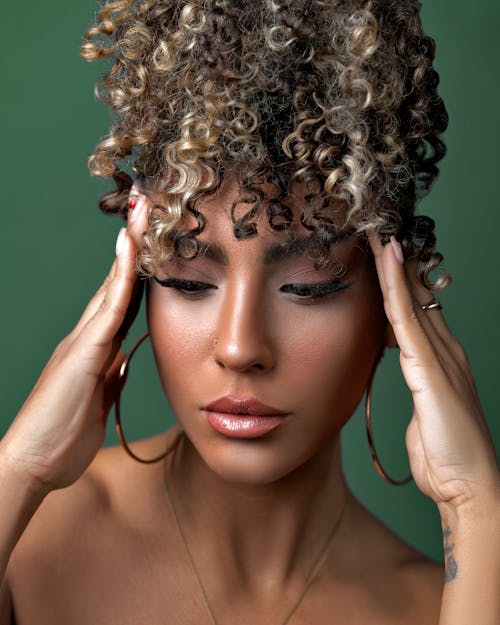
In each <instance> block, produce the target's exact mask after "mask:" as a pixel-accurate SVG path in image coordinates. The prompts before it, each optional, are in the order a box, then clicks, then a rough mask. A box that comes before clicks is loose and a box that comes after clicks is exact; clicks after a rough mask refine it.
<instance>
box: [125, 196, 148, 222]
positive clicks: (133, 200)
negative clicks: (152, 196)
mask: <svg viewBox="0 0 500 625" xmlns="http://www.w3.org/2000/svg"><path fill="white" fill-rule="evenodd" d="M145 201H146V196H145V195H142V194H141V195H135V196H130V198H129V200H128V209H129V212H128V222H129V223H130V224H131V223H133V222H134V221H135V220H136V219H137V217H139V214H140V213H141V212H142V209H143V208H144V204H145ZM131 204H133V205H131Z"/></svg>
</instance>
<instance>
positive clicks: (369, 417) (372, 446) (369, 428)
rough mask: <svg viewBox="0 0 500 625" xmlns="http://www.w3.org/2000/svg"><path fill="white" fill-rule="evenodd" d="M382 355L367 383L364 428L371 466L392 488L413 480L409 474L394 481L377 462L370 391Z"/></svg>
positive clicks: (378, 461)
mask: <svg viewBox="0 0 500 625" xmlns="http://www.w3.org/2000/svg"><path fill="white" fill-rule="evenodd" d="M382 355H383V354H381V355H380V356H379V358H378V359H377V360H376V362H375V365H374V366H373V371H372V374H371V376H370V379H369V381H368V386H367V387H366V397H365V426H366V436H367V438H368V447H369V448H370V454H371V456H372V460H373V464H374V465H375V468H376V469H377V471H378V472H379V474H380V475H381V476H382V477H383V478H384V480H385V481H386V482H387V483H388V484H392V485H393V486H404V485H405V484H408V482H411V480H412V479H413V475H412V474H411V473H410V475H408V477H406V478H404V479H403V480H395V479H394V478H392V477H391V476H390V475H389V474H388V473H387V472H386V471H385V470H384V468H383V467H382V464H381V462H380V460H379V457H378V455H377V452H376V450H375V443H374V441H373V431H372V415H371V400H372V389H373V381H374V379H375V372H376V371H377V367H378V364H379V362H380V361H381V360H382Z"/></svg>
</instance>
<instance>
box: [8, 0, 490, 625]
mask: <svg viewBox="0 0 500 625" xmlns="http://www.w3.org/2000/svg"><path fill="white" fill-rule="evenodd" d="M107 37H109V38H110V43H109V44H107V43H103V39H104V40H106V38H107ZM83 53H84V56H85V57H86V58H98V57H101V56H109V54H114V55H115V59H116V60H115V64H114V65H113V67H112V68H111V70H110V72H109V73H108V75H107V77H106V79H105V84H104V86H105V93H103V98H104V99H105V100H106V101H107V102H108V103H109V104H110V105H111V106H112V107H113V108H114V110H115V111H116V112H117V113H118V115H119V117H118V120H117V122H116V124H115V126H114V127H113V128H112V130H111V133H110V136H109V138H108V139H106V140H105V141H103V142H102V143H101V144H100V145H99V146H98V148H97V149H96V151H95V154H94V156H93V158H92V159H91V166H92V168H93V170H94V172H95V173H97V174H99V175H111V174H112V175H114V176H115V180H116V181H117V183H118V187H117V190H116V192H114V193H112V194H109V195H108V196H107V197H106V198H105V199H104V200H103V203H102V206H103V208H104V209H105V210H108V211H111V212H120V213H121V214H123V215H125V214H126V215H127V219H128V226H127V230H122V231H121V232H120V235H119V237H118V241H117V246H116V250H117V259H116V261H115V263H114V264H113V267H112V269H111V271H110V274H109V276H108V278H107V279H106V281H105V283H104V285H103V286H102V287H101V289H100V290H99V291H98V292H97V294H96V296H95V297H94V298H93V299H92V300H91V302H90V303H89V305H88V307H87V309H86V311H85V312H84V314H83V316H82V318H81V320H80V322H79V323H78V324H77V326H76V328H75V329H74V330H73V331H72V332H71V333H70V334H69V335H68V337H66V339H64V340H63V342H62V343H61V344H60V345H59V346H58V348H57V349H56V351H55V352H54V355H53V356H52V358H51V360H50V362H49V363H48V365H47V367H46V369H45V370H44V372H43V374H42V376H41V378H40V380H39V382H38V384H37V385H36V386H35V388H34V390H33V392H32V393H31V395H30V397H29V398H28V400H27V402H26V403H25V405H24V406H23V408H22V409H21V411H20V413H19V414H18V416H17V417H16V419H15V421H14V422H13V424H12V426H11V427H10V429H9V431H8V432H7V434H6V435H5V437H4V438H3V440H2V442H1V446H0V458H1V460H2V461H1V464H0V475H1V479H0V489H1V494H2V495H3V497H2V501H4V502H8V506H5V510H3V511H2V516H1V520H0V544H1V551H0V553H1V554H2V574H3V573H4V572H5V577H4V583H3V586H2V598H1V602H2V603H1V612H0V614H1V618H2V621H1V622H2V623H3V622H5V623H8V622H10V619H11V618H13V616H15V620H16V622H18V623H30V622H37V623H45V622H47V623H49V622H50V623H58V622H61V623H62V622H64V623H68V622H71V623H80V622H81V623H83V622H89V621H91V622H94V623H95V622H97V623H100V622H102V623H109V622H120V623H128V622H130V623H137V622H144V623H155V622H169V623H200V622H207V623H208V622H212V623H226V622H230V621H231V620H234V618H235V616H237V617H238V618H239V619H240V620H242V621H243V622H255V621H256V620H257V621H259V622H265V623H279V624H281V623H287V622H292V623H293V622H295V623H311V622H325V623H341V622H342V623H343V622H350V623H366V622H370V623H384V624H387V623H408V624H412V623H439V624H440V625H445V624H448V623H450V624H451V623H453V624H454V625H456V624H458V625H460V623H471V622H474V623H480V624H481V625H490V624H491V625H493V624H494V623H497V622H498V619H499V616H500V607H499V605H498V592H497V589H498V583H499V558H498V543H499V536H498V528H499V522H498V521H499V494H498V493H499V482H500V480H499V472H498V467H497V464H496V461H495V456H494V451H493V447H492V444H491V440H490V438H489V435H488V433H487V429H486V426H485V424H484V419H483V415H482V411H481V407H480V404H479V400H478V398H477V393H476V391H475V387H474V383H473V380H472V376H471V374H470V370H469V367H468V364H467V360H466V358H465V356H464V354H463V350H462V349H461V347H460V346H459V345H458V343H457V342H456V340H455V339H454V338H453V337H452V336H451V334H450V332H449V330H448V329H447V327H446V325H445V323H444V320H443V317H442V315H441V312H440V310H439V305H438V302H437V300H435V299H434V297H433V295H432V293H431V292H430V290H429V289H428V286H429V281H428V273H429V271H430V269H432V268H433V267H434V266H435V265H436V263H437V262H438V261H439V255H437V254H436V253H435V251H434V237H433V234H432V224H431V222H430V221H429V220H425V219H421V218H420V219H419V218H416V217H415V216H414V205H415V200H416V197H417V195H418V194H419V193H423V192H425V191H427V190H428V189H429V187H430V184H431V183H432V181H433V179H434V178H435V176H436V174H437V168H436V164H437V162H438V161H439V160H440V158H441V157H442V155H443V153H444V148H443V145H442V142H441V140H440V134H441V132H442V131H443V130H444V128H445V127H446V113H445V111H444V108H443V105H442V102H441V100H440V98H439V96H438V95H437V91H436V88H437V77H436V74H435V72H434V71H433V69H432V57H433V45H432V41H431V40H430V39H429V38H427V37H425V36H424V35H423V33H422V32H421V26H420V20H419V17H418V7H417V6H416V4H415V3H414V2H410V1H408V2H399V3H397V4H396V3H392V2H380V3H375V2H373V3H371V4H364V3H356V2H349V3H338V4H337V3H324V2H317V3H313V4H310V3H309V4H307V5H305V4H304V5H303V6H302V3H291V4H290V5H287V4H283V5H279V4H278V3H269V5H267V4H266V5H265V6H262V5H261V4H260V3H258V4H257V3H255V5H251V6H248V4H246V5H245V6H243V5H242V6H241V7H240V6H239V3H223V2H221V3H217V2H216V3H213V4H212V3H203V4H201V3H200V5H198V4H195V3H192V4H183V3H175V4H173V5H170V3H168V2H153V1H151V2H147V3H139V4H138V5H136V4H132V3H131V2H128V1H124V2H117V3H113V4H110V5H108V6H107V7H105V8H104V9H103V11H102V13H101V23H100V25H99V26H98V27H96V28H95V29H91V30H90V31H89V33H88V35H87V41H86V44H85V45H84V47H83ZM129 154H132V162H131V163H130V164H131V165H133V167H134V168H135V170H137V173H138V176H137V180H136V182H135V183H134V185H131V183H132V180H131V179H130V178H129V177H128V176H127V175H125V174H124V173H120V172H117V171H116V170H117V163H118V162H119V161H120V160H122V159H124V158H125V159H126V157H127V156H128V155H129ZM125 166H126V165H125ZM136 258H138V259H139V265H140V273H141V274H142V275H146V276H148V277H149V278H150V280H149V281H148V284H147V305H148V326H149V332H150V339H151V342H152V345H153V348H154V351H155V356H156V360H157V365H158V370H159V373H160V378H161V381H162V384H163V387H164V389H165V392H166V394H167V397H168V399H169V401H170V403H171V405H172V407H173V410H174V413H175V415H176V417H177V419H178V421H179V424H180V426H181V429H176V430H173V431H170V432H169V433H167V436H165V435H162V436H161V437H160V439H161V444H162V446H166V447H167V451H168V453H167V455H166V457H165V458H164V459H162V461H161V462H158V463H156V464H153V465H152V466H146V465H143V464H140V463H137V462H132V461H131V460H130V458H128V457H127V456H125V455H124V454H123V452H122V451H121V449H119V448H111V449H107V450H103V451H100V452H98V449H99V447H100V445H101V443H102V440H103V436H104V427H105V419H106V415H107V413H108V411H109V409H110V407H111V405H112V404H113V402H114V401H117V398H118V397H119V395H120V392H121V386H122V382H121V381H120V379H119V377H118V370H119V368H120V364H121V363H122V361H123V358H124V357H123V354H121V352H120V351H119V347H120V344H121V341H122V339H123V336H124V334H125V333H126V331H127V329H128V327H129V325H130V323H131V321H132V318H133V314H134V310H135V309H136V308H137V301H138V299H139V292H140V289H139V288H138V286H137V285H138V282H137V272H136ZM417 258H418V260H419V262H418V263H417ZM438 286H439V285H438ZM395 345H398V346H399V348H400V350H401V365H402V369H403V373H404V375H405V379H406V381H407V383H408V386H409V387H410V389H411V391H412V393H413V398H414V415H413V418H412V422H411V424H410V427H409V429H408V435H407V444H408V452H409V457H410V464H411V470H412V475H413V478H414V479H415V481H416V483H417V485H418V487H419V488H420V489H421V490H422V491H423V492H424V494H426V495H427V496H428V497H430V498H431V499H432V500H433V501H434V502H435V503H436V504H437V507H438V510H439V513H440V515H441V519H442V524H443V535H444V540H445V555H446V570H445V571H444V572H443V571H442V570H441V567H440V566H437V565H435V564H434V563H431V562H429V561H428V560H426V559H425V558H424V557H422V556H421V555H420V554H418V553H417V552H415V551H414V550H412V549H411V548H410V547H408V546H407V545H405V544H404V543H402V542H401V541H400V540H399V539H397V538H396V537H395V536H393V535H392V534H391V533H390V532H389V531H388V530H387V529H386V528H384V527H383V526H382V525H381V524H380V523H379V522H378V521H376V520H375V519H374V518H373V517H372V516H371V515H370V514H369V513H368V511H366V510H365V509H364V508H363V507H362V506H361V505H360V504H359V503H357V502H356V500H355V499H354V498H353V497H352V496H351V495H350V493H349V491H348V489H347V487H346V484H345V482H344V480H343V477H342V472H341V466H340V454H339V445H338V438H339V432H340V429H341V427H342V425H343V424H344V423H345V422H346V421H347V420H348V419H349V417H350V415H351V414H352V412H353V411H354V409H355V407H356V405H357V404H358V403H359V401H360V399H361V397H362V395H363V393H364V391H365V389H366V388H367V387H369V385H370V381H371V379H372V376H373V372H374V370H375V367H376V364H377V362H378V359H379V357H380V354H381V352H382V351H383V349H384V348H385V347H393V346H395ZM157 444H158V440H154V439H151V440H146V441H142V442H141V443H139V444H138V445H137V446H136V447H134V450H135V453H136V454H137V455H138V456H139V457H142V458H146V459H148V458H151V457H152V456H154V455H155V454H156V449H157ZM28 523H29V525H28ZM443 580H444V582H445V583H444V587H443ZM228 589H229V591H230V592H229V593H228ZM423 597H425V601H422V598H423Z"/></svg>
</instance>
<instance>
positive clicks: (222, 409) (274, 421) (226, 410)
mask: <svg viewBox="0 0 500 625" xmlns="http://www.w3.org/2000/svg"><path fill="white" fill-rule="evenodd" d="M203 411H204V414H205V417H206V419H207V422H208V423H209V425H211V426H212V427H213V428H214V430H216V431H217V432H219V434H223V435H224V436H227V437H229V438H260V437H261V436H265V435H266V434H269V433H270V432H272V431H273V430H275V429H276V428H278V427H279V426H280V425H281V424H282V423H283V422H284V421H285V420H286V417H287V416H288V414H289V413H286V412H284V411H282V410H278V409H277V408H273V407H272V406H267V405H266V404H263V403H262V402H260V401H259V400H257V399H255V398H253V397H243V398H236V397H233V396H232V395H225V396H224V397H220V398H219V399H216V400H215V401H213V402H211V403H210V404H208V405H207V406H205V407H204V408H203Z"/></svg>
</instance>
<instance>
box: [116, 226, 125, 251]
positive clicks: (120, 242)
mask: <svg viewBox="0 0 500 625" xmlns="http://www.w3.org/2000/svg"><path fill="white" fill-rule="evenodd" d="M125 232H126V230H125V228H120V232H119V233H118V237H117V238H116V255H117V256H119V255H120V253H121V251H122V249H123V245H124V243H125Z"/></svg>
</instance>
